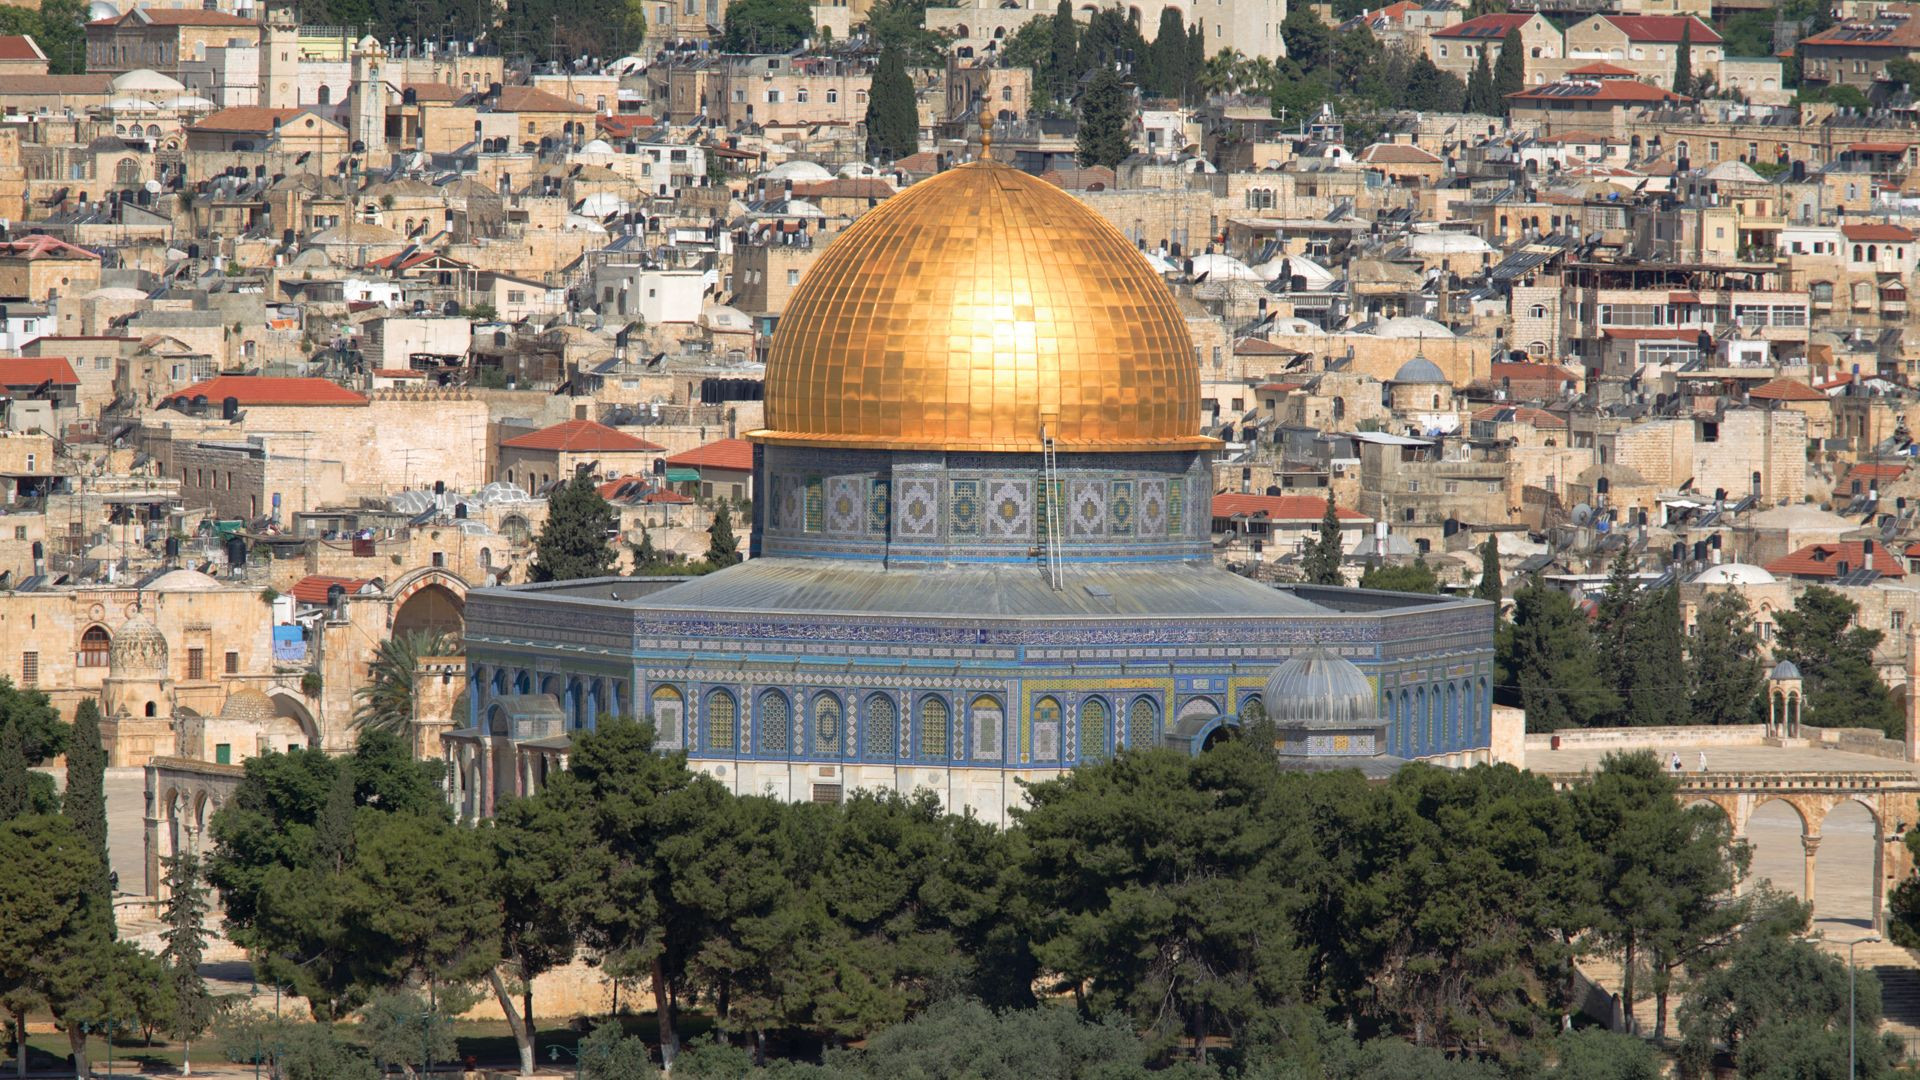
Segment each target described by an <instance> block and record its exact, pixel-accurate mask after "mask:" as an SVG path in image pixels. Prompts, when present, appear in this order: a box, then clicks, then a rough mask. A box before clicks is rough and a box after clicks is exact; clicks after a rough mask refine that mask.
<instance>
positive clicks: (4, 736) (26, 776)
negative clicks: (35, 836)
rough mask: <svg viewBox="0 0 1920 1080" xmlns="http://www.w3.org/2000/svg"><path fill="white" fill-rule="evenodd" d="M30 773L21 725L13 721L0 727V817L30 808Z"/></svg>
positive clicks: (31, 802)
mask: <svg viewBox="0 0 1920 1080" xmlns="http://www.w3.org/2000/svg"><path fill="white" fill-rule="evenodd" d="M32 776H33V773H32V771H31V770H29V769H28V768H27V751H26V747H25V745H24V744H23V743H22V742H21V739H20V729H19V728H17V727H14V726H13V725H12V724H8V725H6V726H4V727H0V821H12V820H13V819H14V818H17V817H20V816H22V815H24V814H28V813H32V812H33V780H32Z"/></svg>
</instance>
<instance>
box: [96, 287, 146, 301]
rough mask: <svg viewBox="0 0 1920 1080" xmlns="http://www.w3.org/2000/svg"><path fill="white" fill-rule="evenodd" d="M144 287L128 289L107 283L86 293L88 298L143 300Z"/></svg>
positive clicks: (144, 294)
mask: <svg viewBox="0 0 1920 1080" xmlns="http://www.w3.org/2000/svg"><path fill="white" fill-rule="evenodd" d="M146 298H147V294H146V291H145V290H144V289H129V288H127V287H126V286H124V285H107V286H103V287H101V288H98V289H95V290H93V291H92V292H90V293H88V294H87V295H86V297H85V299H88V300H145V299H146Z"/></svg>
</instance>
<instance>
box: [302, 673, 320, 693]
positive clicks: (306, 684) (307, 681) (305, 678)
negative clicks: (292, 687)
mask: <svg viewBox="0 0 1920 1080" xmlns="http://www.w3.org/2000/svg"><path fill="white" fill-rule="evenodd" d="M325 685H326V683H325V681H324V680H323V679H322V678H321V676H320V673H319V672H317V671H304V672H301V673H300V692H301V693H303V694H305V695H307V696H308V697H310V698H317V697H319V696H320V691H321V690H322V689H323V688H324V687H325Z"/></svg>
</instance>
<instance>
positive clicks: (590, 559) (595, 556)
mask: <svg viewBox="0 0 1920 1080" xmlns="http://www.w3.org/2000/svg"><path fill="white" fill-rule="evenodd" d="M618 521H619V515H617V514H615V513H614V512H613V507H611V506H609V505H607V500H605V499H603V498H601V497H600V492H599V491H598V490H597V489H596V488H595V487H594V485H593V480H592V479H591V478H590V477H588V476H587V474H586V473H584V472H580V473H575V474H574V477H573V480H572V481H571V482H569V483H568V484H567V485H566V486H564V487H562V488H560V489H559V490H558V491H555V492H554V493H553V494H552V495H551V496H549V497H548V500H547V523H546V524H545V525H544V526H542V527H541V529H540V536H539V537H538V538H537V539H536V540H535V541H534V545H533V550H534V562H533V570H532V578H533V580H534V581H572V580H574V579H576V578H587V577H600V576H602V575H604V574H610V573H612V572H613V564H614V562H615V560H616V558H617V556H616V555H615V554H614V551H613V547H612V545H610V544H609V543H608V542H607V538H608V537H609V536H610V535H612V533H613V531H614V526H615V525H616V524H617V523H618Z"/></svg>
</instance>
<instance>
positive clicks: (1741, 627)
mask: <svg viewBox="0 0 1920 1080" xmlns="http://www.w3.org/2000/svg"><path fill="white" fill-rule="evenodd" d="M1695 622H1696V624H1697V625H1698V627H1699V629H1698V630H1697V631H1695V633H1694V635H1693V641H1692V642H1691V645H1692V647H1691V648H1690V649H1688V650H1687V685H1688V686H1689V687H1691V689H1692V694H1693V710H1692V712H1693V716H1692V721H1693V723H1696V724H1744V723H1747V722H1749V721H1750V720H1752V719H1753V704H1754V700H1755V699H1756V698H1758V697H1759V696H1760V694H1761V692H1762V690H1763V689H1764V688H1765V685H1766V674H1765V669H1764V667H1762V665H1761V662H1760V634H1759V632H1758V631H1756V630H1755V629H1754V627H1753V612H1752V609H1750V608H1749V607H1748V606H1747V598H1746V597H1745V596H1742V595H1741V594H1740V591H1739V590H1738V589H1715V590H1713V591H1712V592H1709V593H1708V594H1707V596H1706V598H1705V599H1704V600H1702V601H1701V603H1700V608H1699V612H1698V614H1696V615H1695Z"/></svg>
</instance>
